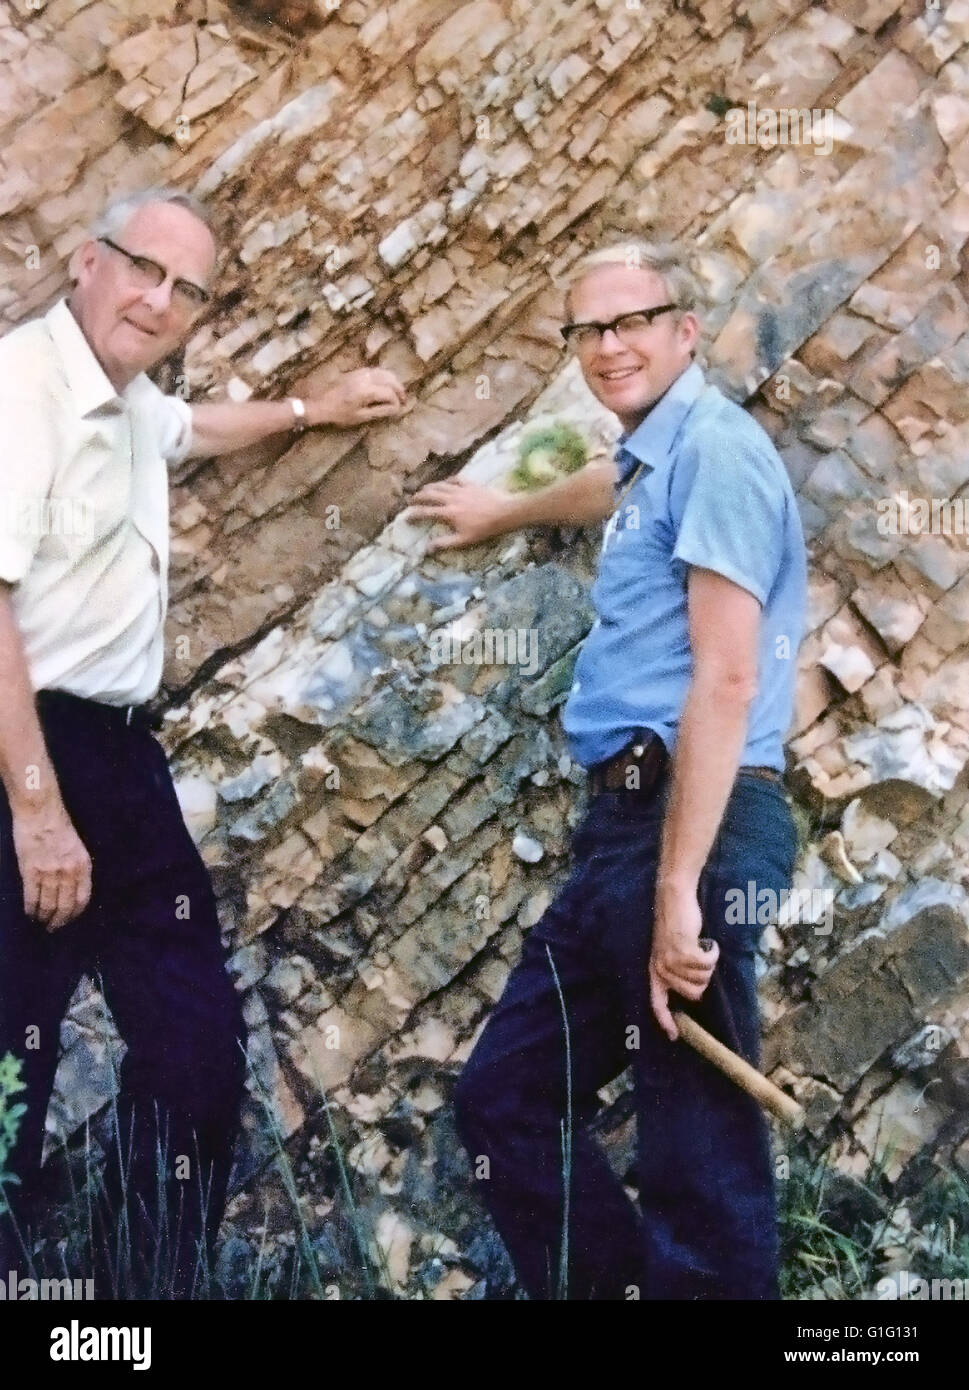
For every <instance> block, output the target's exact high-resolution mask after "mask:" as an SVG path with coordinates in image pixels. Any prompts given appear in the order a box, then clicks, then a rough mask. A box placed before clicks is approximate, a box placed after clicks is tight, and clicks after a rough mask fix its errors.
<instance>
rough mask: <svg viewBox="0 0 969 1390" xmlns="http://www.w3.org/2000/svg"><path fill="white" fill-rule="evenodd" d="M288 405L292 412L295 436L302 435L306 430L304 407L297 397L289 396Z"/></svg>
mask: <svg viewBox="0 0 969 1390" xmlns="http://www.w3.org/2000/svg"><path fill="white" fill-rule="evenodd" d="M289 404H290V408H291V409H292V412H293V429H294V430H295V432H296V433H297V434H302V433H303V431H304V430H305V429H306V406H305V405H304V404H303V402H302V401H301V400H300V398H299V396H290V397H289Z"/></svg>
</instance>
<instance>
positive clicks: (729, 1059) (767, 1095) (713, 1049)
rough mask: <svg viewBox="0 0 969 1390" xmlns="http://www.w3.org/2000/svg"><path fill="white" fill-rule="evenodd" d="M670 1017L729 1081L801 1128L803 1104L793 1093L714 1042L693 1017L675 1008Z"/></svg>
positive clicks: (781, 1118) (772, 1111)
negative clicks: (788, 1092)
mask: <svg viewBox="0 0 969 1390" xmlns="http://www.w3.org/2000/svg"><path fill="white" fill-rule="evenodd" d="M673 1019H674V1022H675V1023H676V1026H677V1028H678V1030H679V1034H680V1037H681V1038H682V1039H683V1041H684V1042H688V1043H689V1044H690V1046H691V1047H692V1048H694V1049H695V1051H697V1052H699V1053H700V1055H701V1056H703V1057H705V1058H706V1059H707V1061H708V1062H712V1063H713V1065H714V1066H715V1067H719V1068H720V1070H721V1071H722V1072H723V1073H724V1075H725V1076H729V1077H730V1080H731V1081H735V1082H736V1083H737V1085H738V1086H740V1087H741V1088H742V1089H743V1090H745V1091H746V1092H747V1093H748V1094H749V1095H752V1096H753V1097H754V1099H755V1100H758V1101H760V1103H761V1105H762V1106H764V1108H765V1109H766V1110H769V1111H770V1112H771V1114H773V1115H776V1116H777V1118H778V1119H779V1120H784V1121H785V1122H786V1123H787V1124H789V1125H792V1126H793V1127H794V1129H800V1128H801V1126H802V1125H803V1123H804V1107H803V1105H799V1104H798V1102H797V1101H796V1100H795V1099H794V1098H793V1096H789V1095H787V1093H786V1092H785V1091H782V1090H781V1088H780V1087H779V1086H775V1085H774V1083H773V1081H768V1079H767V1077H766V1076H764V1074H763V1073H762V1072H759V1071H757V1069H756V1067H752V1066H751V1065H750V1063H749V1062H745V1061H744V1059H743V1058H742V1057H738V1056H737V1054H736V1052H731V1051H730V1048H729V1047H724V1045H723V1043H722V1042H718V1041H717V1039H716V1038H715V1037H714V1036H713V1034H712V1033H708V1032H707V1030H706V1029H705V1028H701V1027H700V1025H699V1023H697V1021H696V1019H693V1018H690V1016H689V1014H685V1013H683V1012H681V1011H679V1010H678V1011H677V1012H676V1013H674V1014H673Z"/></svg>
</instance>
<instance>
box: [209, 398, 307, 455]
mask: <svg viewBox="0 0 969 1390" xmlns="http://www.w3.org/2000/svg"><path fill="white" fill-rule="evenodd" d="M295 425H296V417H295V415H294V414H293V407H292V406H291V405H290V403H289V401H288V400H285V401H209V402H206V403H205V404H203V405H193V406H192V447H191V449H190V451H189V457H191V458H213V457H215V456H216V455H218V454H228V453H231V452H232V451H233V450H235V449H247V448H248V447H249V445H250V444H258V443H259V442H260V441H261V440H263V439H268V438H270V436H272V435H274V434H284V433H286V432H287V431H289V430H292V429H293V428H294V427H295Z"/></svg>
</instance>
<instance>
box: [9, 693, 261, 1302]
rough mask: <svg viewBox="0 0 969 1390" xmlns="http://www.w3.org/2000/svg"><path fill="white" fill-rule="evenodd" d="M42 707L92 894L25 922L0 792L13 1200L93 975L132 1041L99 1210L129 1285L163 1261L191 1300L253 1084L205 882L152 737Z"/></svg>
mask: <svg viewBox="0 0 969 1390" xmlns="http://www.w3.org/2000/svg"><path fill="white" fill-rule="evenodd" d="M37 707H38V713H39V715H40V720H41V726H42V729H43V732H44V737H45V741H46V744H47V748H48V750H49V753H50V757H51V761H52V762H53V765H54V769H55V772H56V774H57V779H58V782H59V785H60V791H61V797H62V799H63V802H64V805H65V808H66V810H67V813H68V815H69V816H70V818H71V820H72V822H73V824H74V828H75V829H76V830H77V832H78V834H79V836H80V838H81V839H82V841H83V842H84V844H85V846H86V847H87V850H88V853H89V854H90V856H91V860H92V878H93V890H92V896H91V901H90V903H89V904H88V907H87V908H86V909H85V911H84V912H83V913H82V914H81V915H80V916H79V917H77V918H75V919H74V920H73V921H72V922H69V923H67V925H66V926H63V927H61V928H59V929H58V930H56V931H54V932H48V931H46V930H45V928H44V926H43V924H41V923H40V922H38V921H36V920H33V919H31V918H28V917H26V916H25V914H24V911H23V891H22V886H21V879H20V872H19V868H18V865H17V859H16V854H15V852H14V846H13V840H12V835H11V816H10V809H9V805H8V802H7V798H6V796H5V795H3V793H2V792H0V1056H2V1055H3V1054H4V1053H6V1052H7V1051H9V1052H12V1053H13V1054H14V1055H15V1056H16V1057H19V1058H20V1059H21V1061H22V1062H23V1077H24V1079H25V1080H26V1082H27V1090H26V1091H25V1092H22V1093H21V1094H20V1095H19V1096H17V1097H16V1098H15V1099H16V1100H22V1101H26V1104H27V1113H26V1115H25V1116H24V1118H23V1121H22V1124H21V1128H20V1133H19V1137H18V1140H17V1144H16V1147H15V1148H14V1150H13V1153H12V1155H11V1157H10V1159H9V1161H8V1167H9V1168H10V1170H11V1171H12V1172H14V1173H16V1174H17V1176H18V1177H19V1178H20V1181H21V1184H22V1185H21V1186H20V1187H14V1188H10V1189H8V1192H7V1196H8V1199H9V1200H10V1203H11V1206H12V1208H13V1209H14V1212H15V1215H16V1216H18V1224H20V1225H21V1226H22V1225H23V1223H25V1222H27V1221H29V1220H30V1219H31V1217H33V1216H36V1215H37V1211H36V1208H35V1207H34V1206H32V1201H33V1200H34V1191H35V1189H36V1187H37V1176H38V1173H39V1168H40V1158H41V1148H42V1143H43V1136H44V1119H45V1113H46V1110H47V1103H48V1100H49V1097H50V1093H51V1089H52V1085H53V1081H54V1073H55V1069H56V1065H57V1053H58V1038H59V1024H60V1021H61V1018H62V1016H63V1014H64V1011H65V1009H66V1007H67V1004H68V1002H69V1000H70V997H71V995H72V993H73V991H74V989H75V987H76V985H77V983H78V980H79V979H80V977H81V975H82V974H84V973H87V974H89V975H91V976H94V977H97V978H99V979H100V981H101V983H102V986H103V989H104V993H105V997H106V999H107V1002H108V1005H109V1006H110V1008H111V1012H112V1014H113V1015H114V1019H115V1022H116V1023H117V1026H118V1030H119V1032H120V1034H121V1036H122V1038H123V1040H124V1042H125V1043H126V1045H127V1052H126V1055H125V1057H124V1060H123V1062H122V1064H121V1069H120V1095H119V1098H118V1103H117V1127H116V1134H115V1136H114V1138H113V1140H112V1143H111V1145H110V1146H109V1153H108V1171H107V1174H106V1186H107V1191H108V1206H109V1214H110V1216H112V1217H113V1218H114V1220H115V1221H116V1222H117V1221H119V1220H121V1219H122V1218H123V1219H125V1220H126V1221H127V1227H128V1240H129V1248H130V1249H131V1259H132V1268H133V1271H134V1273H133V1278H134V1280H135V1282H136V1285H137V1281H138V1277H139V1271H141V1273H142V1274H144V1272H145V1271H146V1270H151V1269H155V1272H156V1283H157V1265H158V1261H159V1260H161V1261H163V1262H164V1263H165V1265H166V1270H165V1272H164V1273H163V1274H162V1276H161V1281H160V1282H161V1286H162V1288H163V1289H164V1293H161V1294H159V1296H166V1295H167V1294H168V1293H171V1294H172V1295H174V1296H176V1297H185V1296H187V1295H189V1294H190V1293H191V1291H192V1287H193V1283H194V1282H195V1280H196V1270H197V1268H198V1264H199V1261H198V1256H199V1254H200V1252H201V1251H203V1250H205V1251H207V1252H208V1254H209V1255H211V1250H212V1244H213V1241H214V1238H215V1235H216V1233H217V1231H218V1226H219V1222H220V1220H221V1217H222V1213H223V1210H224V1207H225V1199H226V1187H227V1183H228V1176H229V1168H230V1163H231V1158H232V1148H233V1141H234V1138H235V1134H236V1130H237V1126H238V1113H239V1105H240V1101H241V1096H242V1086H243V1080H244V1074H245V1059H244V1052H243V1049H244V1045H245V1031H244V1025H243V1022H242V1017H241V1013H240V1008H239V1003H238V999H237V996H236V992H235V990H234V988H233V986H232V983H231V981H230V979H229V977H228V975H227V974H226V970H225V958H224V952H223V949H222V945H221V941H220V932H219V922H218V918H217V915H216V907H215V899H214V895H213V892H212V886H211V883H210V881H209V876H208V873H207V870H206V868H205V865H204V863H203V862H202V859H201V857H200V855H199V853H198V850H197V849H196V847H195V845H194V843H193V841H192V838H191V836H190V835H189V832H188V829H187V828H186V826H185V822H184V820H183V818H182V814H181V810H180V807H179V804H178V801H177V798H176V795H175V789H174V787H173V785H172V779H171V775H170V772H169V769H168V763H167V759H166V757H165V752H164V750H163V748H162V747H161V745H160V744H159V743H158V741H157V740H156V739H155V738H154V737H153V736H152V734H151V733H150V731H149V730H148V729H147V728H145V727H138V726H136V725H129V724H127V723H126V722H125V718H124V715H123V713H121V712H119V711H117V710H112V709H110V708H108V707H105V706H103V705H99V704H97V703H95V702H93V701H89V700H81V699H78V698H77V697H75V696H71V695H67V694H64V693H62V692H49V691H40V692H39V693H38V697H37ZM159 1169H160V1171H161V1172H162V1173H163V1174H164V1178H163V1183H161V1184H160V1183H159V1178H158V1176H157V1171H158V1170H159ZM125 1190H126V1193H127V1196H126V1198H125V1203H126V1206H125V1210H124V1211H123V1212H122V1209H121V1203H122V1192H123V1191H125ZM4 1225H6V1232H5V1235H4V1239H3V1240H2V1241H0V1253H2V1254H3V1255H5V1257H6V1261H7V1262H8V1263H9V1262H10V1261H13V1264H12V1265H11V1266H10V1267H17V1268H19V1270H20V1273H21V1274H22V1275H24V1276H25V1277H26V1271H25V1270H24V1268H23V1263H24V1262H23V1254H22V1251H21V1252H20V1255H19V1256H18V1253H17V1252H18V1246H19V1242H18V1241H17V1240H16V1239H15V1237H14V1235H13V1234H12V1232H11V1229H10V1223H9V1221H6V1222H5V1220H4V1219H3V1218H0V1226H4ZM160 1245H161V1246H163V1247H164V1248H163V1249H160ZM102 1255H103V1256H104V1258H105V1261H106V1263H107V1266H109V1267H108V1268H106V1270H105V1271H104V1272H102V1278H101V1281H100V1282H101V1290H100V1292H101V1294H102V1296H105V1295H110V1293H111V1292H117V1291H118V1290H117V1283H116V1275H117V1273H118V1271H117V1269H116V1268H115V1269H112V1268H110V1266H111V1264H112V1259H111V1257H110V1255H109V1252H108V1249H107V1247H104V1248H102ZM98 1268H100V1266H98ZM0 1277H6V1276H5V1268H0ZM113 1281H115V1282H114V1288H113V1289H112V1288H110V1287H108V1288H106V1287H105V1284H108V1285H110V1284H111V1283H112V1282H113ZM142 1287H143V1285H142Z"/></svg>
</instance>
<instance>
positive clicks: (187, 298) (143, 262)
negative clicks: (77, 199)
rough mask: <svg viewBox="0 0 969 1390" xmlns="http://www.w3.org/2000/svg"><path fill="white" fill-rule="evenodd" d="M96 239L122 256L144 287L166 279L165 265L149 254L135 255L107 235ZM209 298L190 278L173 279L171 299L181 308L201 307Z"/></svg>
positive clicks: (207, 293) (150, 286) (205, 291)
mask: <svg viewBox="0 0 969 1390" xmlns="http://www.w3.org/2000/svg"><path fill="white" fill-rule="evenodd" d="M98 241H103V242H104V244H105V246H110V247H111V250H112V251H117V252H118V254H119V255H121V256H124V258H125V260H126V261H127V262H128V264H129V265H130V267H131V270H132V275H133V278H134V279H135V280H136V281H137V282H138V283H139V284H141V285H143V286H144V287H145V289H153V290H155V289H157V288H158V286H159V285H161V284H162V283H163V282H164V281H165V280H167V279H168V271H167V270H166V269H165V267H164V266H163V265H159V264H158V262H157V261H153V260H152V259H151V257H150V256H136V255H134V253H133V252H131V251H126V250H125V249H124V247H123V246H119V245H118V243H117V242H116V241H112V240H111V238H110V237H107V236H99V237H98ZM210 298H211V296H210V294H209V292H208V290H203V288H202V286H201V285H196V284H193V282H192V281H191V280H175V281H174V282H173V284H172V299H174V300H176V301H177V303H178V304H179V305H180V307H181V308H183V309H201V308H202V306H203V305H204V304H208V302H209V299H210Z"/></svg>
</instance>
